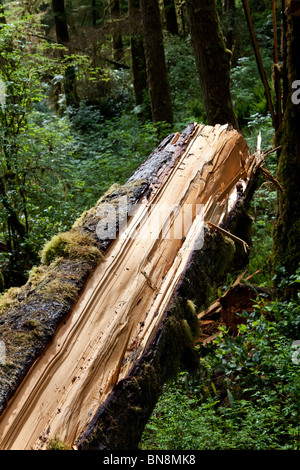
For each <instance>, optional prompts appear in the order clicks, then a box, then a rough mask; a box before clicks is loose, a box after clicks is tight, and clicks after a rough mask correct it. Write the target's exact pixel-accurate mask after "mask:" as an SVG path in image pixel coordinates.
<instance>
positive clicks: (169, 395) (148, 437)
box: [141, 270, 300, 450]
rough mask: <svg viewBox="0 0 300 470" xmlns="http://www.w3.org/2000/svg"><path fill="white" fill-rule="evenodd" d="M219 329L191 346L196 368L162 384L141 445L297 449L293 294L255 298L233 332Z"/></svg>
mask: <svg viewBox="0 0 300 470" xmlns="http://www.w3.org/2000/svg"><path fill="white" fill-rule="evenodd" d="M295 280H296V281H297V282H300V270H299V271H298V273H297V276H296V277H295V279H293V281H295ZM241 315H242V313H241ZM220 330H221V332H220V333H221V334H220V335H219V336H218V337H217V338H216V340H215V341H214V342H213V343H212V344H211V345H210V346H206V347H203V346H199V347H198V350H199V354H200V357H201V365H202V367H201V370H199V371H198V372H197V373H196V374H193V375H191V374H187V373H181V374H180V375H179V376H178V377H177V378H176V380H175V381H174V382H173V383H171V384H168V385H166V386H165V391H164V393H163V395H162V396H161V398H160V400H159V402H158V404H157V406H156V408H155V410H154V413H153V415H152V417H151V419H150V421H149V423H148V425H147V427H146V429H145V432H144V435H143V438H142V441H141V448H142V449H144V450H146V449H161V450H174V449H176V450H191V449H194V450H227V449H242V450H246V449H247V450H270V449H274V450H299V449H300V425H299V409H300V380H299V368H300V346H299V345H298V343H299V344H300V342H299V341H298V342H297V340H299V338H300V297H299V299H298V300H297V301H296V300H295V301H289V302H280V301H278V300H274V301H272V302H271V303H269V304H267V303H260V304H257V305H256V307H255V309H254V311H253V313H252V314H250V315H249V316H248V318H247V323H246V324H242V325H240V326H239V334H238V336H236V337H232V336H230V335H229V333H228V331H226V329H225V328H224V327H220Z"/></svg>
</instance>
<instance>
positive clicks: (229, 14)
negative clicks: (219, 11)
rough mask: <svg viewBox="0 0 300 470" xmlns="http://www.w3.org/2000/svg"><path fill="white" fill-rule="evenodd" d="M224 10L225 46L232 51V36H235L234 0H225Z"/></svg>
mask: <svg viewBox="0 0 300 470" xmlns="http://www.w3.org/2000/svg"><path fill="white" fill-rule="evenodd" d="M224 10H225V15H226V19H227V28H226V29H227V31H226V46H227V48H228V49H229V50H230V51H233V46H234V36H235V11H236V7H235V0H225V2H224Z"/></svg>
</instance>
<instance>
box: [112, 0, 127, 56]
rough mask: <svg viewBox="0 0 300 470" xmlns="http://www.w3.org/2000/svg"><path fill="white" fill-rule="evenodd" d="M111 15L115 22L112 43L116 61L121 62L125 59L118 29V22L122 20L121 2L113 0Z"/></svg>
mask: <svg viewBox="0 0 300 470" xmlns="http://www.w3.org/2000/svg"><path fill="white" fill-rule="evenodd" d="M110 15H111V19H112V21H113V34H112V42H113V53H114V56H113V57H114V61H115V62H121V61H122V59H123V55H124V51H123V39H122V35H121V33H120V30H119V27H118V24H117V22H118V20H119V19H120V2H119V0H113V1H111V2H110Z"/></svg>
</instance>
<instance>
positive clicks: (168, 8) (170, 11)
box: [164, 0, 178, 35]
mask: <svg viewBox="0 0 300 470" xmlns="http://www.w3.org/2000/svg"><path fill="white" fill-rule="evenodd" d="M164 11H165V18H166V26H167V31H168V32H169V33H170V34H174V35H178V23H177V15H176V9H175V3H174V0H164Z"/></svg>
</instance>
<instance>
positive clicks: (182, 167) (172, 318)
mask: <svg viewBox="0 0 300 470" xmlns="http://www.w3.org/2000/svg"><path fill="white" fill-rule="evenodd" d="M259 157H260V155H259V154H258V155H254V156H249V155H248V149H247V144H246V142H245V140H244V139H243V137H242V136H241V134H239V133H238V132H237V131H236V130H233V129H232V128H231V127H229V126H227V125H224V126H219V125H218V126H215V127H210V126H204V125H196V124H191V125H190V126H189V127H188V128H187V129H186V130H185V131H184V132H183V133H182V134H181V135H180V134H172V135H171V136H169V137H167V138H166V139H165V140H164V141H163V142H162V143H161V144H160V146H159V147H158V148H157V149H156V150H155V151H154V152H153V153H152V154H151V155H150V157H149V158H148V159H147V160H146V161H145V162H144V164H142V165H141V166H140V168H139V169H138V170H137V171H136V172H135V173H134V175H133V176H132V177H131V178H130V179H129V180H128V182H127V183H126V184H125V185H124V186H117V185H115V186H113V187H112V188H111V190H110V191H108V193H107V194H106V195H104V196H103V197H102V198H101V199H100V201H99V202H98V204H97V206H96V207H94V208H92V209H91V210H90V211H87V212H86V213H84V214H83V215H82V217H81V218H80V219H79V220H78V221H76V223H75V224H74V226H73V228H72V229H71V230H70V232H68V233H66V234H61V235H58V236H57V237H54V239H53V240H51V241H50V243H49V244H48V245H47V246H46V247H45V249H44V252H43V264H42V265H41V266H40V267H39V268H36V269H35V270H33V272H32V273H31V275H30V278H29V281H28V283H27V284H26V285H25V286H24V287H23V288H21V289H19V290H17V291H15V290H13V292H8V294H6V297H5V298H4V301H3V302H2V304H1V305H0V307H1V310H2V313H1V317H0V318H1V324H0V335H1V336H0V339H1V341H2V342H3V343H4V344H5V346H6V362H5V363H3V364H2V366H0V384H1V389H0V406H1V411H2V415H1V417H0V449H21V450H24V449H43V448H47V446H48V445H49V441H50V440H51V439H52V438H54V437H55V438H59V439H61V440H62V441H63V442H65V443H66V444H67V445H69V446H74V445H76V448H78V449H81V450H85V449H101V450H105V449H107V450H116V449H119V450H120V449H122V450H126V449H134V448H136V447H137V445H138V442H139V440H140V437H141V434H142V432H143V429H144V426H145V424H146V422H147V420H148V419H149V417H150V415H151V412H152V410H153V408H154V406H155V403H156V401H157V399H158V397H159V395H160V393H161V391H162V386H163V384H164V383H165V382H166V380H167V379H168V378H170V377H172V376H173V375H174V374H175V373H176V371H177V370H178V367H180V366H182V365H183V366H184V367H185V368H192V366H194V367H195V366H197V365H198V362H197V356H196V355H195V353H194V349H193V342H194V339H195V338H196V337H197V335H198V325H199V320H198V317H197V315H196V312H195V310H194V308H191V305H196V308H200V307H201V306H203V305H205V303H206V301H207V298H208V295H209V292H210V290H209V289H210V286H211V285H214V284H215V283H217V282H218V281H219V280H221V279H222V276H224V275H225V273H226V272H227V271H228V269H229V268H230V266H231V265H232V263H233V262H234V260H235V256H236V253H237V250H241V252H240V253H242V254H245V255H246V251H247V248H248V243H249V240H248V239H245V238H244V239H242V238H241V237H240V232H239V231H238V229H239V224H240V222H241V220H242V224H244V223H245V221H246V222H247V223H248V224H249V223H250V222H251V220H250V219H249V218H248V219H247V218H246V216H245V213H244V214H243V215H242V217H241V213H243V209H244V205H245V204H247V202H249V199H250V198H251V192H252V190H253V184H254V182H255V179H256V175H257V174H258V172H257V168H258V167H259V165H261V163H262V161H261V159H260V158H259ZM79 294H80V295H79ZM2 300H3V299H2Z"/></svg>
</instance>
